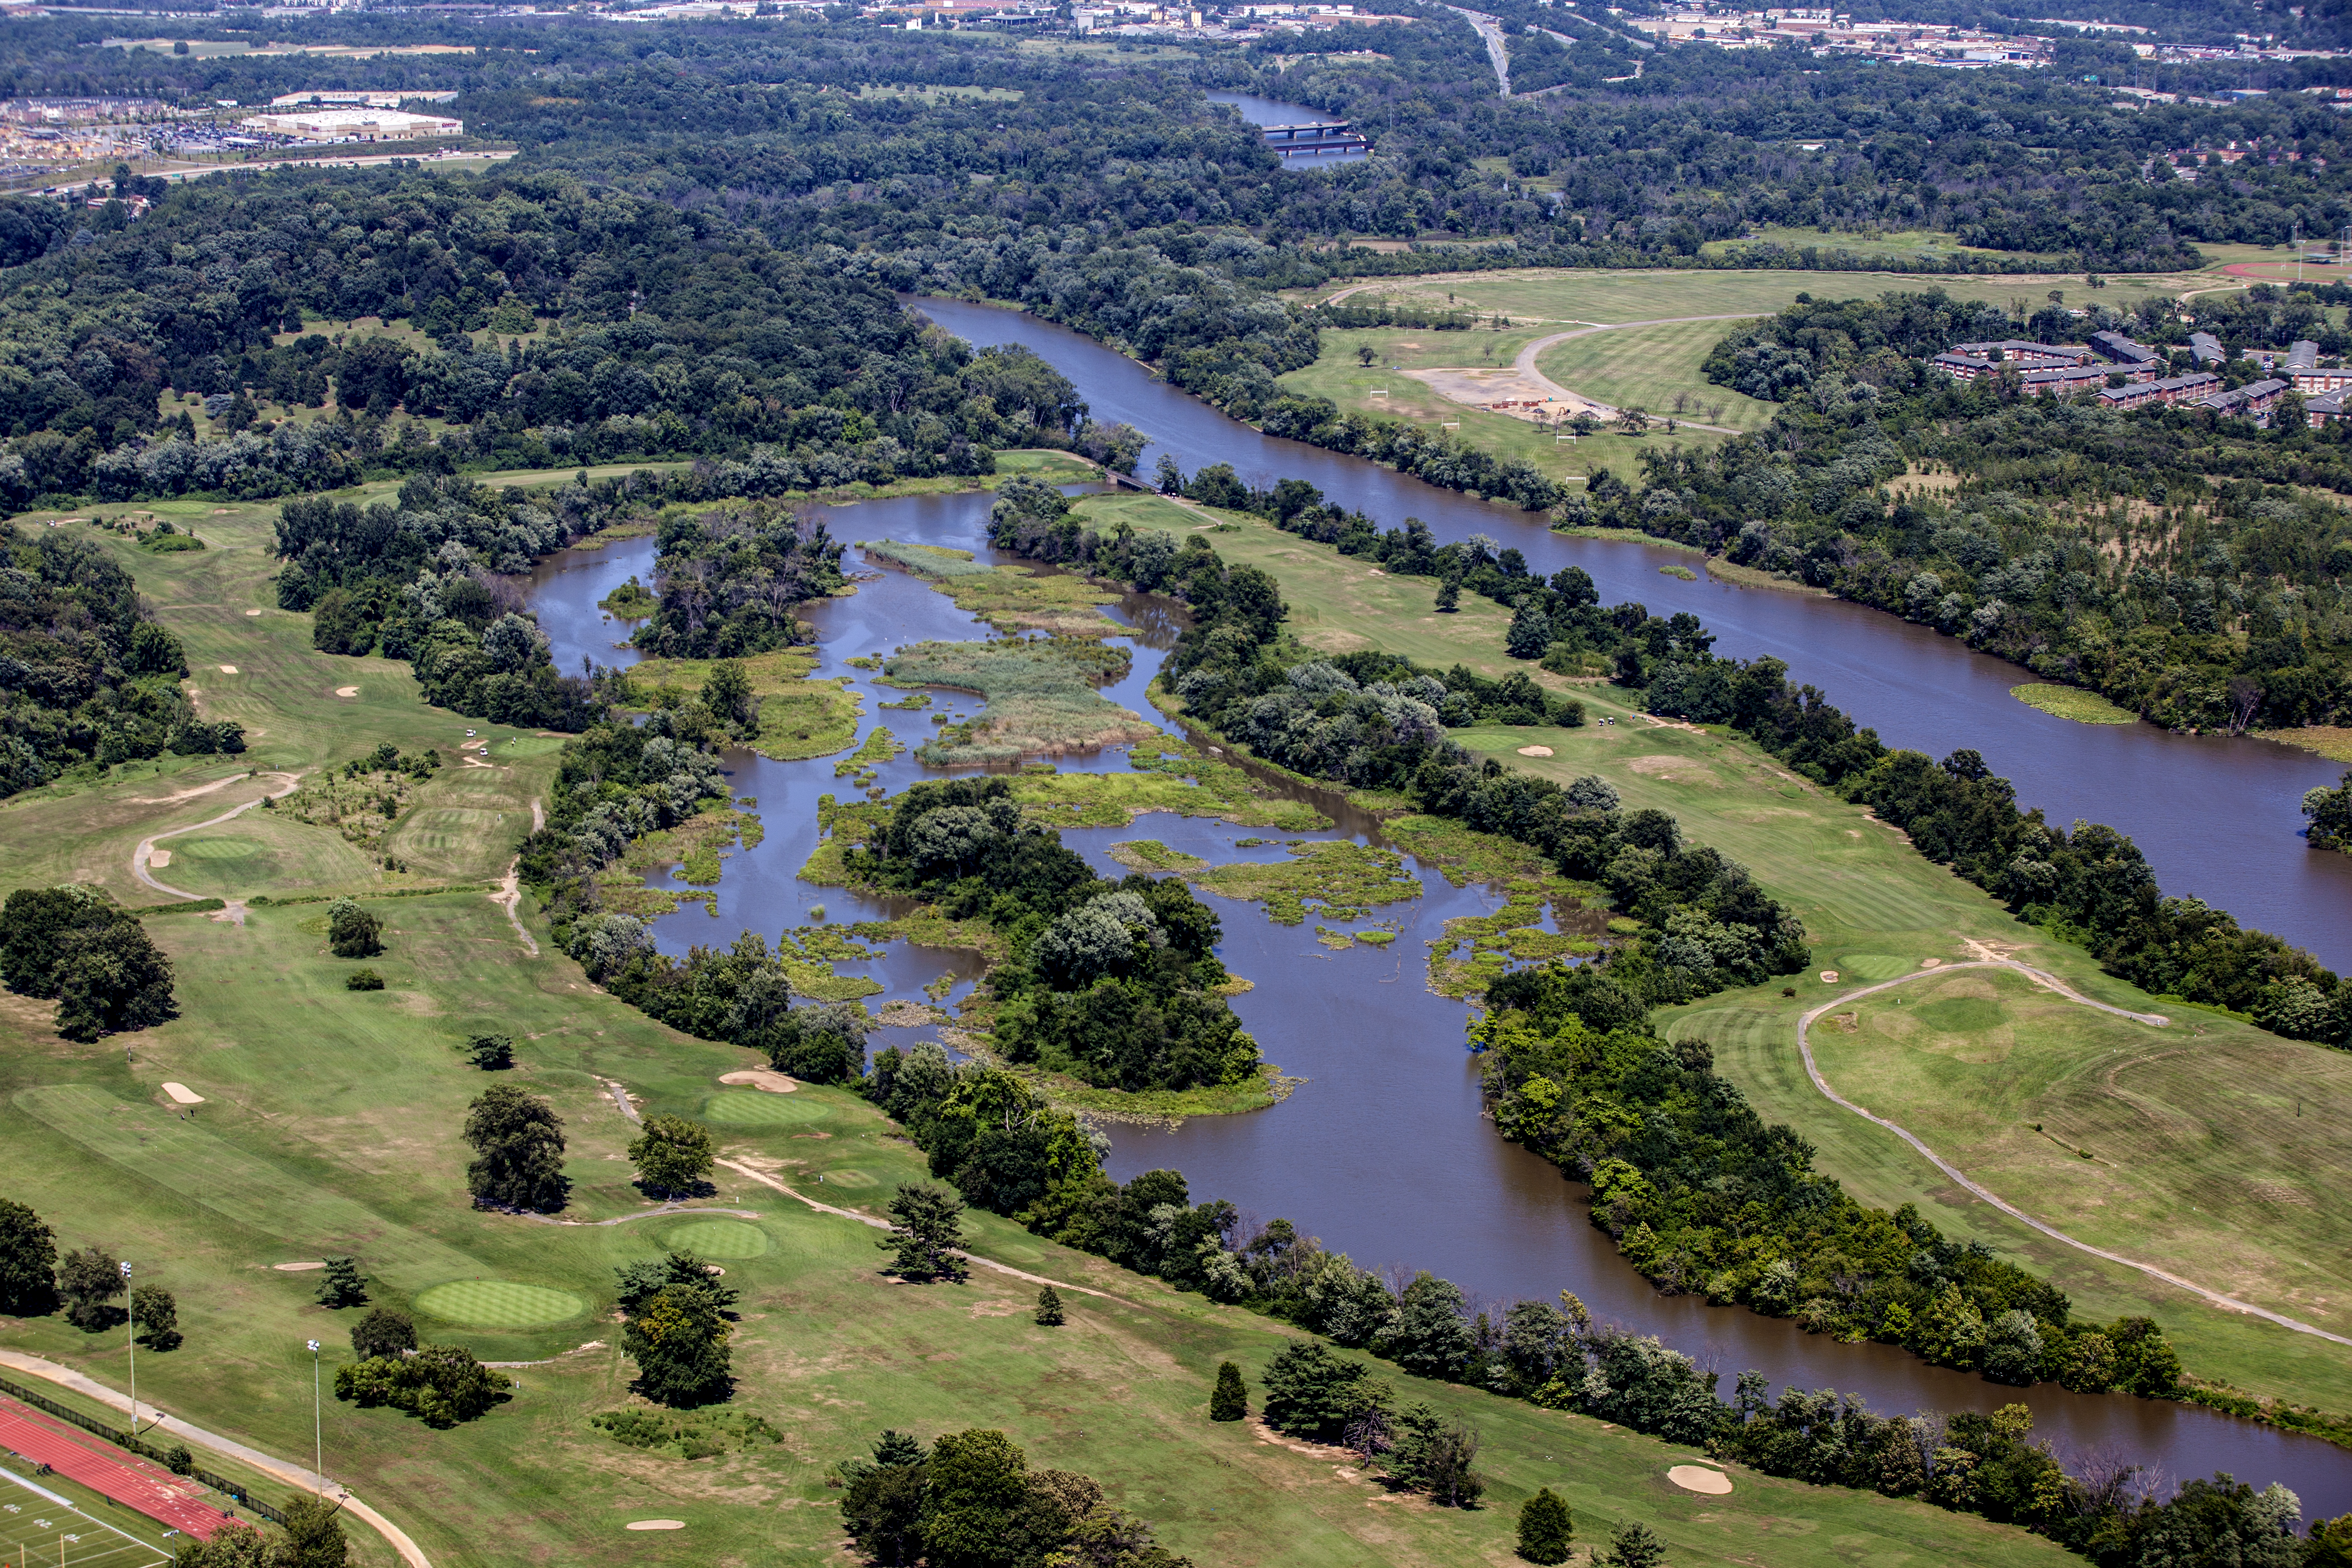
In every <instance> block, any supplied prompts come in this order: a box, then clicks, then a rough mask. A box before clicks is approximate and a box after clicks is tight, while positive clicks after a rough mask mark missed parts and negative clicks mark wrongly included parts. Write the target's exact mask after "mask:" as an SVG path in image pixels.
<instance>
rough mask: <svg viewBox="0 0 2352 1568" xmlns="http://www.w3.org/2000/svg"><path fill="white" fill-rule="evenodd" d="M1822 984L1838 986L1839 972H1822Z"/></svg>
mask: <svg viewBox="0 0 2352 1568" xmlns="http://www.w3.org/2000/svg"><path fill="white" fill-rule="evenodd" d="M1822 984H1824V985H1834V984H1837V971H1836V970H1834V969H1824V970H1822Z"/></svg>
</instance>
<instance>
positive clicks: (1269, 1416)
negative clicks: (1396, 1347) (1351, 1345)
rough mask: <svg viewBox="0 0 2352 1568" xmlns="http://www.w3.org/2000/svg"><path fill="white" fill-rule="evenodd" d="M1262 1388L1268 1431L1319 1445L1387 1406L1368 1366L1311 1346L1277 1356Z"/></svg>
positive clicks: (1297, 1344)
mask: <svg viewBox="0 0 2352 1568" xmlns="http://www.w3.org/2000/svg"><path fill="white" fill-rule="evenodd" d="M1388 1401H1389V1387H1388V1384H1385V1383H1382V1382H1381V1380H1380V1379H1378V1378H1376V1377H1374V1376H1373V1375H1372V1373H1371V1369H1370V1367H1369V1366H1367V1365H1365V1364H1364V1363H1362V1362H1360V1361H1345V1360H1342V1359H1341V1358H1339V1356H1336V1355H1333V1354H1332V1353H1331V1349H1330V1347H1329V1346H1328V1345H1326V1344H1323V1343H1321V1342H1318V1341H1314V1340H1292V1341H1291V1342H1289V1343H1287V1344H1286V1345H1284V1346H1283V1347H1282V1349H1280V1350H1278V1351H1276V1352H1275V1353H1274V1359H1273V1360H1272V1361H1270V1362H1268V1363H1266V1368H1265V1420H1266V1425H1267V1426H1272V1427H1274V1428H1276V1430H1277V1431H1283V1432H1287V1433H1290V1434H1292V1435H1293V1436H1299V1437H1308V1438H1312V1439H1314V1440H1315V1441H1317V1442H1329V1441H1330V1440H1331V1439H1332V1438H1334V1437H1337V1436H1340V1435H1341V1434H1342V1433H1344V1432H1345V1431H1346V1430H1347V1428H1348V1426H1349V1425H1350V1424H1351V1423H1353V1422H1356V1421H1359V1420H1360V1419H1362V1418H1363V1417H1364V1416H1365V1415H1369V1414H1370V1413H1372V1412H1375V1411H1381V1410H1385V1409H1386V1408H1387V1406H1388Z"/></svg>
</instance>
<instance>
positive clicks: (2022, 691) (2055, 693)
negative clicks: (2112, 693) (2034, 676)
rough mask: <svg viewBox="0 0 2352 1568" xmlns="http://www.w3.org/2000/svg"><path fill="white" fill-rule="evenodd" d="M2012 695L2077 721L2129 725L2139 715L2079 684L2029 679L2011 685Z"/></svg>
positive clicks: (2078, 722) (2026, 702) (2024, 701)
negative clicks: (2045, 682) (2066, 684)
mask: <svg viewBox="0 0 2352 1568" xmlns="http://www.w3.org/2000/svg"><path fill="white" fill-rule="evenodd" d="M2009 694H2010V695H2011V697H2014V698H2016V699H2017V700H2019V701H2020V702H2022V703H2024V704H2025V705H2026V706H2027V707H2029V708H2039V709H2041V710H2042V711H2043V712H2044V713H2050V714H2054V715H2055V716H2057V717H2058V718H2061V719H2071V720H2073V721H2074V722H2075V723H2077V724H2129V723H2132V722H2133V721H2136V720H2137V719H2138V717H2139V715H2138V714H2137V713H2134V712H2133V711H2132V710H2130V709H2128V708H2119V707H2117V706H2116V704H2115V703H2112V702H2110V701H2108V700H2106V699H2105V698H2104V697H2102V696H2100V695H2099V694H2098V693H2097V692H2095V691H2085V690H2084V689H2082V688H2081V687H2079V686H2051V685H2046V684H2042V683H2041V682H2036V681H2028V682H2027V683H2026V684H2025V685H2023V686H2012V687H2011V688H2010V689H2009Z"/></svg>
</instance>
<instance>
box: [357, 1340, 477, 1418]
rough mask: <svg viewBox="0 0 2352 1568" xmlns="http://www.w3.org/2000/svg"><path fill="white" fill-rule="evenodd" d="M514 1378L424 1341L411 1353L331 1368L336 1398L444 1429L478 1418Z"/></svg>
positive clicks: (453, 1348) (462, 1352)
mask: <svg viewBox="0 0 2352 1568" xmlns="http://www.w3.org/2000/svg"><path fill="white" fill-rule="evenodd" d="M513 1386H514V1380H513V1379H512V1378H509V1376H507V1374H506V1373H502V1372H495V1371H492V1370H491V1369H490V1368H488V1367H486V1366H484V1365H483V1364H482V1363H480V1362H478V1361H476V1360H475V1359H474V1352H471V1351H469V1350H467V1349H466V1348H465V1347H464V1346H462V1345H425V1346H423V1347H421V1348H419V1349H418V1351H417V1352H416V1353H415V1355H406V1356H404V1355H390V1356H377V1357H375V1358H373V1359H372V1360H368V1361H360V1362H351V1363H346V1364H345V1365H342V1366H340V1367H337V1368H336V1369H335V1397H336V1398H338V1399H347V1400H350V1401H351V1402H352V1403H353V1404H355V1405H359V1406H360V1407H361V1408H362V1409H367V1408H370V1407H372V1406H374V1405H390V1406H391V1407H392V1408H393V1409H394V1410H398V1411H403V1412H404V1413H406V1414H407V1415H414V1416H415V1417H417V1418H418V1419H419V1420H421V1421H423V1422H424V1423H425V1425H426V1426H434V1427H442V1428H446V1427H450V1426H456V1425H457V1423H458V1422H460V1421H472V1420H476V1419H478V1418H479V1417H481V1416H482V1415H486V1414H488V1411H489V1409H490V1407H491V1406H492V1405H497V1404H499V1403H500V1402H501V1401H503V1400H504V1399H506V1398H507V1397H508V1394H507V1391H508V1390H509V1389H510V1388H512V1387H513Z"/></svg>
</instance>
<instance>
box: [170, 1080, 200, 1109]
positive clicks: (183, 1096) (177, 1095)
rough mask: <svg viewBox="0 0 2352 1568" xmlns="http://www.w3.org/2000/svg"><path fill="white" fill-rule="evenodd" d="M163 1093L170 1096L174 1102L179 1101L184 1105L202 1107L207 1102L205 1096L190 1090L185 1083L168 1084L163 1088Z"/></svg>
mask: <svg viewBox="0 0 2352 1568" xmlns="http://www.w3.org/2000/svg"><path fill="white" fill-rule="evenodd" d="M163 1092H164V1093H165V1094H168V1095H170V1096H171V1097H172V1098H173V1100H178V1101H179V1102H180V1103H181V1104H182V1105H202V1104H203V1103H204V1102H205V1097H204V1096H203V1095H201V1094H198V1093H197V1092H196V1091H195V1090H194V1089H190V1088H189V1087H188V1086H187V1085H186V1084H184V1083H167V1084H165V1085H164V1086H163Z"/></svg>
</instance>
